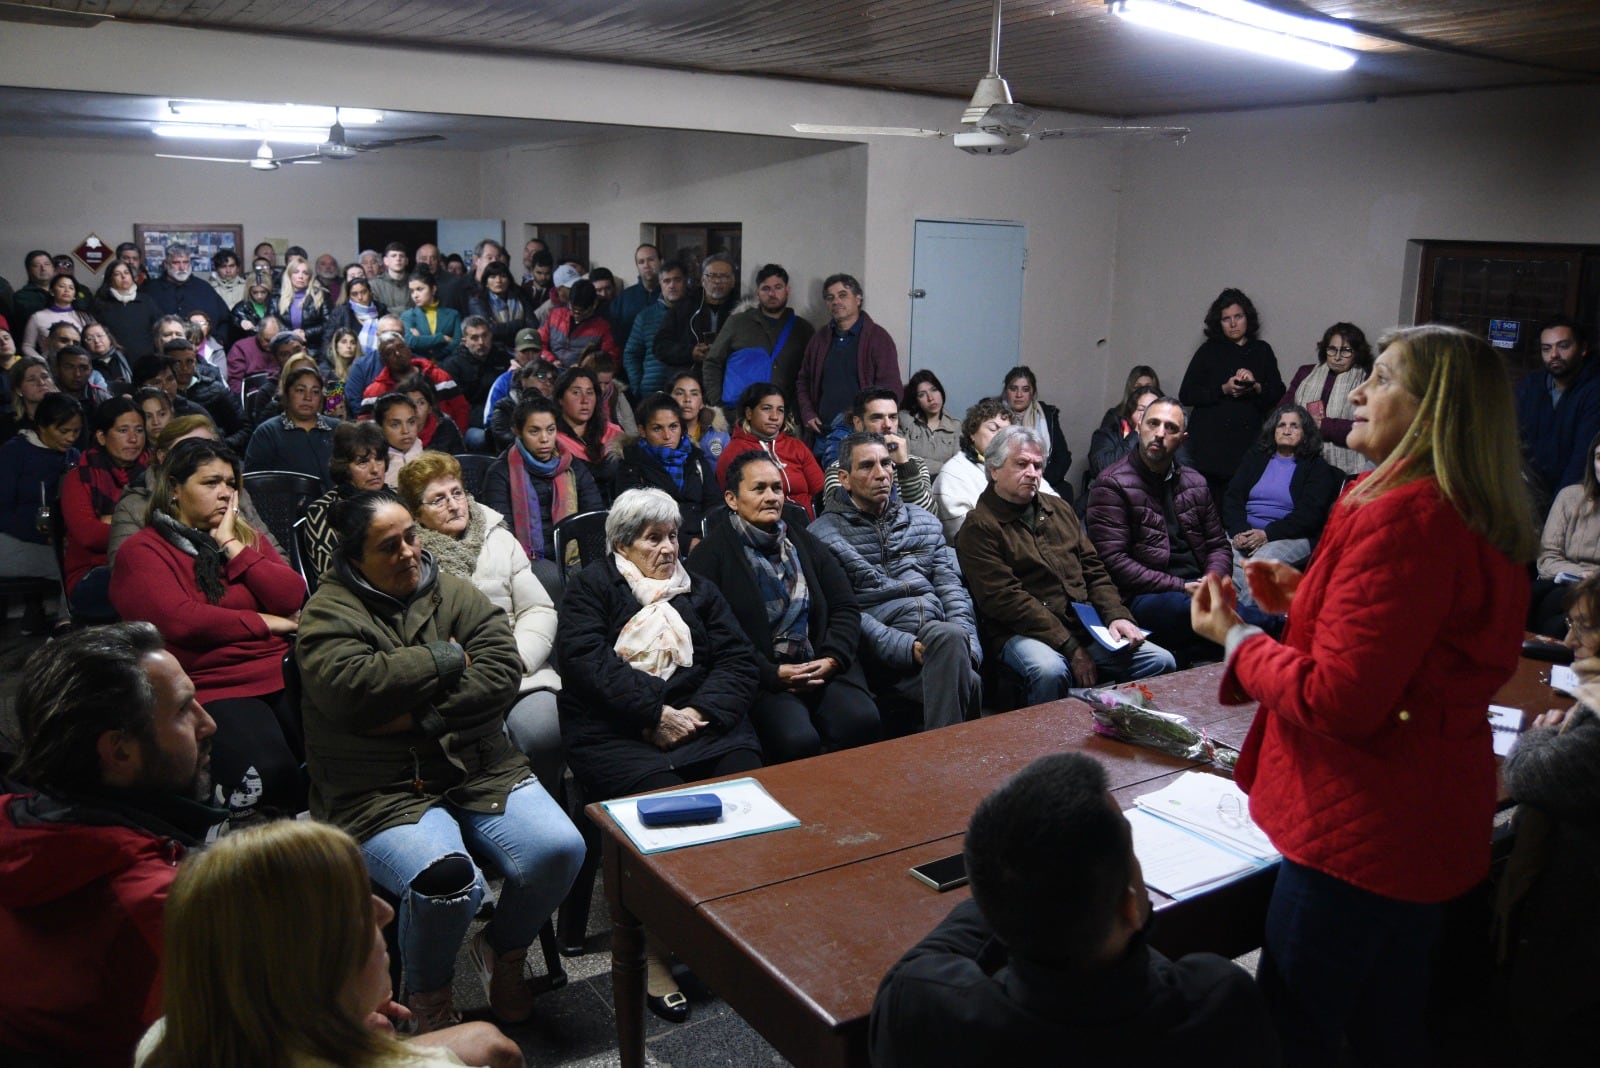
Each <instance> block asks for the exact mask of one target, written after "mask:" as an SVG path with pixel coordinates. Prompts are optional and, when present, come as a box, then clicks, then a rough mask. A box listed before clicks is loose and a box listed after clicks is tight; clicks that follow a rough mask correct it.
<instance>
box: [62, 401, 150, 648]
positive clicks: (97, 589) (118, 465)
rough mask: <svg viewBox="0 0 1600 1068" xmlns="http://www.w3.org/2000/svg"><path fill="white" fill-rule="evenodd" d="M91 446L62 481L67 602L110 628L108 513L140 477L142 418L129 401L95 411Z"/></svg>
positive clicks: (143, 462)
mask: <svg viewBox="0 0 1600 1068" xmlns="http://www.w3.org/2000/svg"><path fill="white" fill-rule="evenodd" d="M94 440H95V444H94V446H93V447H92V448H91V449H90V450H89V451H88V452H86V453H84V454H83V456H82V458H81V459H79V460H78V466H77V467H75V468H73V469H72V470H71V471H69V472H67V474H66V475H65V476H64V477H63V478H62V480H61V518H62V520H63V521H64V522H65V525H66V534H67V537H66V546H65V553H64V558H63V561H62V562H63V564H65V568H64V570H65V571H66V587H67V591H66V592H67V600H68V602H69V603H70V604H71V605H72V611H73V614H74V615H76V616H79V617H81V618H82V619H84V620H86V621H88V622H91V623H113V622H115V621H116V618H117V614H116V612H115V611H113V610H112V608H111V593H110V590H111V568H110V566H109V565H108V564H107V563H106V549H107V547H108V546H110V544H111V514H112V513H113V512H115V511H116V510H117V498H118V497H121V496H122V491H123V490H124V489H126V488H127V487H128V483H129V482H130V481H132V480H133V479H136V478H141V477H142V476H143V475H144V469H145V465H147V464H148V463H149V462H150V454H149V453H148V452H146V451H145V437H144V415H143V413H141V412H140V411H139V405H138V404H137V403H135V402H134V400H133V398H131V397H113V398H111V399H110V400H108V401H106V402H105V403H103V404H101V405H100V407H98V408H96V409H95V412H94Z"/></svg>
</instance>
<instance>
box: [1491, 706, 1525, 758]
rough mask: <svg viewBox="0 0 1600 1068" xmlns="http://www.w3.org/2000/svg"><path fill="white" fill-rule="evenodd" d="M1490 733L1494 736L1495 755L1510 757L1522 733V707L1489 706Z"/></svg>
mask: <svg viewBox="0 0 1600 1068" xmlns="http://www.w3.org/2000/svg"><path fill="white" fill-rule="evenodd" d="M1489 733H1490V734H1491V735H1493V737H1494V755H1495V756H1497V757H1508V756H1510V755H1511V750H1513V749H1515V748H1516V747H1517V739H1518V738H1519V737H1521V735H1522V709H1520V708H1511V707H1509V706H1507V705H1490V706H1489Z"/></svg>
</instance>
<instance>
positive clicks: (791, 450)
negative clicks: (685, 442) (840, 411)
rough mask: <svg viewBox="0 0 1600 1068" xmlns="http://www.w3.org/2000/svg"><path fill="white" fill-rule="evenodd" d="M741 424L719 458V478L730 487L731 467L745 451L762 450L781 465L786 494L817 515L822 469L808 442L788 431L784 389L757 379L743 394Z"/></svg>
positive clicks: (788, 497) (740, 407)
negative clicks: (815, 504)
mask: <svg viewBox="0 0 1600 1068" xmlns="http://www.w3.org/2000/svg"><path fill="white" fill-rule="evenodd" d="M737 410H738V413H739V425H738V426H736V427H734V428H733V437H732V438H731V439H729V441H728V444H727V445H726V446H724V447H723V449H722V458H721V459H720V460H718V461H717V481H718V482H720V483H721V484H722V487H723V488H724V489H726V488H727V486H728V468H729V466H731V465H732V463H733V458H734V457H735V456H738V455H739V454H740V453H741V452H750V451H751V450H753V449H762V450H764V451H765V452H766V454H767V455H768V456H770V457H772V460H773V462H774V463H776V464H777V465H778V473H779V474H780V475H782V476H783V496H784V499H785V500H790V501H793V502H794V503H795V504H798V505H799V506H800V507H802V508H804V509H805V510H806V515H808V516H812V517H815V515H816V510H815V509H814V508H813V507H812V504H811V498H812V497H813V496H815V495H816V494H818V493H821V492H822V468H821V467H819V466H817V458H816V457H815V456H813V455H811V450H810V449H809V448H808V447H807V446H806V443H805V442H803V441H801V440H800V439H799V438H797V437H795V436H794V435H793V434H788V433H785V432H784V429H783V425H784V419H785V417H786V416H787V414H788V413H787V411H786V410H785V405H784V401H783V390H781V389H779V388H778V387H777V386H775V385H773V384H772V383H771V382H757V383H755V384H754V385H752V386H750V387H749V388H747V389H746V390H745V391H744V392H743V393H742V394H740V395H739V403H738V406H737Z"/></svg>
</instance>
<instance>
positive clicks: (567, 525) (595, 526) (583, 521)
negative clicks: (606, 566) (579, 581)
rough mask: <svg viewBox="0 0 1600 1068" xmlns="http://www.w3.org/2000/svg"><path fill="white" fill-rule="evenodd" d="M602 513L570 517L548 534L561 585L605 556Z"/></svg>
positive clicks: (603, 516)
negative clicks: (557, 564) (551, 536)
mask: <svg viewBox="0 0 1600 1068" xmlns="http://www.w3.org/2000/svg"><path fill="white" fill-rule="evenodd" d="M609 514H610V513H609V512H606V511H605V510H603V509H602V510H600V511H595V512H581V513H579V514H578V515H569V516H567V518H565V519H563V520H562V521H561V522H559V523H557V524H556V526H555V530H553V531H552V532H551V533H552V535H553V537H554V539H555V549H556V560H557V561H558V562H559V563H560V565H561V576H562V581H563V582H564V581H566V580H567V579H568V578H570V577H571V576H572V574H573V573H574V572H577V571H582V570H583V569H584V568H586V567H588V566H589V565H590V564H592V563H594V562H595V561H596V560H602V559H604V558H605V555H606V516H607V515H609Z"/></svg>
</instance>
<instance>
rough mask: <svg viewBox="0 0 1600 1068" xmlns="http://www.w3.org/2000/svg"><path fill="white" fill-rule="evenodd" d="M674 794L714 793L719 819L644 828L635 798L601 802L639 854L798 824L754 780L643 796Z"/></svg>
mask: <svg viewBox="0 0 1600 1068" xmlns="http://www.w3.org/2000/svg"><path fill="white" fill-rule="evenodd" d="M677 794H716V795H717V797H719V798H720V799H721V800H722V818H721V819H719V820H717V821H716V822H715V823H694V824H689V825H687V826H683V827H646V826H645V825H644V824H643V823H640V822H639V799H638V798H637V797H625V798H619V799H618V800H616V801H605V802H602V805H603V806H604V808H605V810H606V812H607V813H608V814H609V815H610V816H611V818H612V819H614V820H616V821H617V826H619V827H621V828H622V829H623V831H625V832H626V833H627V835H628V837H629V838H630V839H632V840H633V844H634V846H636V847H637V848H638V850H639V852H641V853H662V852H665V851H666V850H669V849H682V848H683V847H684V846H692V845H700V844H701V843H703V842H720V841H723V840H724V839H728V838H744V837H746V836H747V835H752V834H765V833H766V832H767V831H779V830H783V829H784V828H786V827H798V826H800V821H799V820H798V819H797V818H795V816H794V814H793V813H791V812H790V811H789V810H788V809H786V808H784V807H783V806H782V805H780V804H778V802H777V801H775V800H774V799H773V797H772V795H771V794H769V793H767V789H766V787H764V786H762V785H761V784H760V783H759V782H757V781H756V780H755V779H731V780H729V781H728V782H717V783H704V784H700V785H696V786H689V787H686V788H684V789H682V790H668V791H666V792H664V793H659V794H648V795H646V796H649V797H672V796H674V795H677Z"/></svg>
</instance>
